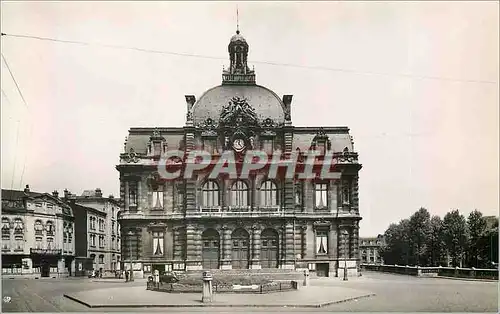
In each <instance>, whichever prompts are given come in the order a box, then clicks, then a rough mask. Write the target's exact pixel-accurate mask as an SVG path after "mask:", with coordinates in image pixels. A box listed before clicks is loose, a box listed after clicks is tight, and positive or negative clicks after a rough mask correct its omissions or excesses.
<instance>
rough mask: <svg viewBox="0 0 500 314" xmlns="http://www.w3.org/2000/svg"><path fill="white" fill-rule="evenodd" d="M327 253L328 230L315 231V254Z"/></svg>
mask: <svg viewBox="0 0 500 314" xmlns="http://www.w3.org/2000/svg"><path fill="white" fill-rule="evenodd" d="M327 253H328V232H327V231H316V254H327Z"/></svg>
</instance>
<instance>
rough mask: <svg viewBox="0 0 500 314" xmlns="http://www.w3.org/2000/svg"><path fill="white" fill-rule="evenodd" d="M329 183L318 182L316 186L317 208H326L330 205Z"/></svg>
mask: <svg viewBox="0 0 500 314" xmlns="http://www.w3.org/2000/svg"><path fill="white" fill-rule="evenodd" d="M327 200H328V185H327V184H326V183H316V184H315V186H314V205H315V207H316V208H326V207H327V206H328V201H327Z"/></svg>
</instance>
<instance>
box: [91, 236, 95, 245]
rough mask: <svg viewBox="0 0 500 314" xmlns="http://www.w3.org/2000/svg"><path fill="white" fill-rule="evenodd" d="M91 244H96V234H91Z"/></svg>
mask: <svg viewBox="0 0 500 314" xmlns="http://www.w3.org/2000/svg"><path fill="white" fill-rule="evenodd" d="M90 246H95V234H91V235H90Z"/></svg>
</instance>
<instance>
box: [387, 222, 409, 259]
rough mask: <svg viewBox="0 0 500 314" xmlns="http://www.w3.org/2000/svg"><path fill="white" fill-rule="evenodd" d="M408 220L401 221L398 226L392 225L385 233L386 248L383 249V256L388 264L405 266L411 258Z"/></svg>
mask: <svg viewBox="0 0 500 314" xmlns="http://www.w3.org/2000/svg"><path fill="white" fill-rule="evenodd" d="M408 225H409V221H408V219H405V220H401V221H400V222H399V223H397V224H391V225H390V226H389V228H387V230H386V231H385V233H384V238H385V246H384V247H382V249H381V251H380V252H381V255H382V257H383V259H384V263H386V264H393V265H394V264H399V265H401V264H405V265H406V263H407V262H408V258H409V247H408V238H407V236H408V233H409V229H408Z"/></svg>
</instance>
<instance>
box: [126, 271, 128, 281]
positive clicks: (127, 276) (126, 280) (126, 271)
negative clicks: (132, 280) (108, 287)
mask: <svg viewBox="0 0 500 314" xmlns="http://www.w3.org/2000/svg"><path fill="white" fill-rule="evenodd" d="M125 281H128V270H127V271H126V272H125Z"/></svg>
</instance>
